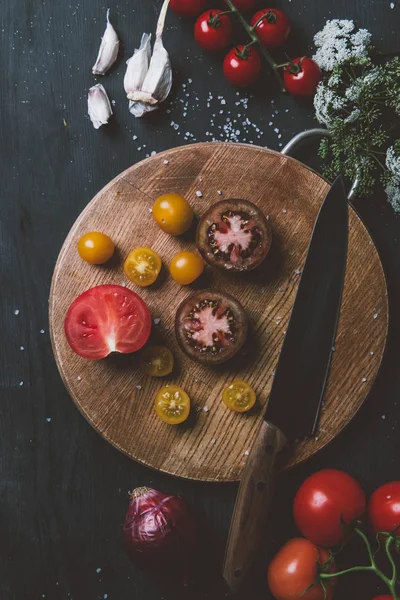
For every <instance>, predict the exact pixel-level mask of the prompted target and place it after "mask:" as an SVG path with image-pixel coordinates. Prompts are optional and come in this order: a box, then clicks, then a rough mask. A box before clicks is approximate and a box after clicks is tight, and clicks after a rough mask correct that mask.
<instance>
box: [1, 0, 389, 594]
mask: <svg viewBox="0 0 400 600" xmlns="http://www.w3.org/2000/svg"><path fill="white" fill-rule="evenodd" d="M160 5H161V0H146V1H144V0H121V1H118V0H110V3H109V5H108V6H110V8H111V14H112V17H113V22H114V24H115V27H116V28H117V29H118V32H119V33H120V36H121V38H122V40H123V41H124V45H125V48H126V50H125V48H124V53H123V59H125V58H126V57H128V56H129V53H131V52H132V50H133V48H134V47H135V44H137V43H138V40H139V38H140V36H141V34H142V33H143V32H144V31H153V30H154V27H155V22H156V18H157V11H158V10H159V8H160ZM394 5H395V6H394V8H391V3H390V1H389V0H362V1H360V0H336V1H335V2H334V3H333V2H330V1H329V0H318V1H317V0H307V2H305V1H303V2H300V1H299V0H293V1H292V2H290V0H280V1H279V3H278V6H279V8H282V9H284V10H285V11H286V12H287V13H288V15H289V16H290V17H291V19H292V22H293V30H294V32H293V36H292V38H291V42H290V44H289V51H290V53H291V54H292V55H293V56H294V55H298V54H302V53H309V52H310V51H311V47H312V37H313V34H314V33H315V32H316V31H317V30H319V29H320V28H321V27H322V26H323V24H324V22H325V20H326V19H327V18H336V17H341V18H354V19H355V20H356V21H357V23H359V25H360V26H362V27H366V28H367V29H369V30H370V31H371V32H372V33H373V36H374V41H375V43H376V44H377V45H378V46H379V48H380V49H383V50H386V51H390V50H398V49H399V47H400V2H399V0H394ZM106 8H107V6H106V5H105V4H104V3H102V2H100V1H98V0H85V2H84V3H83V2H78V1H77V0H76V1H73V2H61V1H60V0H58V1H57V0H56V1H53V2H50V1H49V0H36V1H35V0H4V1H3V3H2V10H1V14H0V64H1V77H0V98H1V113H0V114H1V116H0V139H1V143H2V150H1V160H0V168H1V179H0V181H1V192H0V193H1V200H0V281H1V312H0V332H1V345H0V390H1V412H0V433H1V435H0V598H1V600H3V598H4V600H23V599H25V598H26V599H29V600H36V599H41V598H46V599H49V600H59V599H65V600H68V599H73V600H95V599H104V600H106V599H107V598H108V599H109V600H128V599H129V600H131V599H132V600H136V599H137V600H139V599H140V600H161V599H162V598H163V599H164V600H173V599H174V600H175V599H178V598H180V597H181V592H180V591H179V590H176V589H174V588H171V587H170V586H167V585H166V584H161V583H160V582H158V581H156V580H155V579H154V578H153V577H151V576H150V575H149V574H148V573H145V572H143V571H140V570H138V569H136V568H135V567H133V566H132V565H131V564H130V563H129V562H128V560H127V558H126V557H125V554H124V552H123V549H122V545H121V534H120V529H121V522H122V520H123V517H124V514H125V510H126V508H127V503H128V495H127V494H128V490H131V489H133V488H135V487H137V486H139V485H149V486H152V487H155V488H158V489H161V490H163V491H168V492H174V493H181V494H183V495H184V496H185V497H186V498H187V499H188V500H189V501H190V502H191V503H192V505H193V506H194V508H195V510H196V512H197V513H198V515H199V519H200V521H201V523H202V531H203V538H204V540H203V543H204V546H205V547H204V556H205V560H204V565H202V567H201V568H202V572H203V576H202V583H201V586H199V587H198V588H196V589H194V590H192V591H191V592H190V593H189V594H186V596H185V595H184V594H183V593H182V597H186V598H190V600H192V599H193V600H197V599H198V600H203V599H206V598H208V599H211V600H217V599H220V598H224V597H225V590H224V588H223V587H222V586H221V584H220V583H219V582H217V581H216V580H215V577H214V576H215V574H216V573H217V572H218V568H219V565H220V563H221V560H222V554H223V548H224V542H225V540H226V535H227V531H228V526H229V521H230V516H231V511H232V508H233V503H234V499H235V492H236V486H235V485H218V484H217V485H214V484H200V483H197V484H196V483H192V482H187V481H180V480H176V479H173V478H172V477H167V476H165V475H161V474H158V473H156V472H152V471H150V470H149V469H146V468H144V467H142V466H140V465H138V464H135V463H134V462H132V461H131V460H129V459H128V458H126V457H125V456H123V455H122V454H120V453H119V452H118V451H117V450H115V449H114V448H112V447H111V446H109V445H108V444H107V443H106V442H105V441H104V440H103V439H102V438H101V437H100V436H99V435H98V434H97V433H95V432H94V431H93V430H92V429H91V427H90V426H89V425H88V424H87V423H86V421H85V420H84V419H83V418H82V416H81V415H80V414H79V412H78V411H77V409H76V407H75V406H74V404H73V402H72V401H71V400H70V398H69V397H68V394H67V392H66V390H65V389H64V386H63V384H62V381H61V379H60V376H59V374H58V371H57V368H56V365H55V362H54V359H53V355H52V351H51V345H50V338H49V331H48V315H47V309H48V295H49V286H50V280H51V275H52V272H53V268H54V264H55V261H56V258H57V255H58V252H59V249H60V247H61V245H62V243H63V240H64V238H65V236H66V234H67V233H68V231H69V229H70V227H71V225H72V223H73V222H74V221H75V219H76V217H77V216H78V214H79V213H80V212H81V210H82V209H83V208H84V207H85V205H86V204H87V202H88V201H89V200H90V199H91V198H92V197H93V196H94V194H95V193H96V192H97V191H98V190H100V189H101V188H102V187H103V186H104V185H105V184H106V183H107V182H108V181H109V180H111V179H112V178H113V177H114V176H116V175H117V174H118V173H120V172H121V171H123V170H124V169H126V168H127V167H129V166H130V165H132V164H133V163H135V162H137V161H139V160H141V159H143V158H145V157H146V155H149V154H151V153H152V152H159V151H161V150H164V149H166V148H171V147H174V146H178V145H181V144H188V143H191V142H194V141H207V140H211V139H213V138H216V139H223V140H228V139H231V140H233V141H242V142H244V141H247V142H253V143H254V144H260V145H262V146H268V147H270V148H274V149H279V147H280V145H282V144H284V143H286V142H287V141H288V140H289V139H290V137H291V136H292V135H293V134H294V133H296V132H298V131H300V130H302V129H305V128H307V127H310V126H313V125H314V124H315V122H314V120H313V110H312V106H311V105H310V104H307V103H299V102H296V101H295V100H294V99H293V98H291V97H289V96H287V95H282V94H281V93H279V92H278V90H277V89H276V87H275V84H274V81H273V78H272V77H271V76H270V75H268V73H267V71H266V72H265V77H264V80H263V84H262V85H260V86H257V87H256V88H255V89H254V90H252V91H251V97H249V94H246V93H245V92H243V91H241V92H239V93H236V90H233V89H232V88H231V87H230V86H229V84H228V83H227V82H225V81H224V79H223V77H222V75H221V58H220V57H219V56H212V55H211V56H208V55H207V56H206V55H204V54H203V53H202V52H201V51H200V50H199V48H198V47H197V46H196V44H195V42H194V41H193V38H192V33H191V23H190V22H183V21H180V20H179V19H178V18H176V17H175V16H173V15H171V16H169V17H168V20H167V31H166V35H165V44H166V46H167V48H168V50H169V51H170V55H171V60H172V64H173V67H174V71H175V79H174V88H173V91H172V94H171V97H170V100H169V101H168V103H166V104H165V106H163V108H162V110H161V111H159V112H158V113H154V114H153V115H152V116H151V117H150V118H148V119H147V120H135V119H134V117H132V116H131V115H130V114H129V113H128V111H127V106H126V100H125V98H124V91H123V88H122V80H123V73H124V60H123V59H122V58H121V59H120V61H119V63H118V64H117V66H116V67H115V68H114V69H113V70H112V73H111V74H110V75H109V76H107V77H106V78H105V79H104V81H103V80H102V81H103V83H104V85H105V86H106V88H107V90H108V91H109V93H110V96H111V98H112V99H113V100H115V107H114V112H115V118H114V119H113V121H112V124H111V125H110V126H109V127H107V128H106V127H103V128H102V129H101V130H100V131H95V130H94V129H93V127H92V125H91V123H90V121H89V120H88V118H87V116H86V94H87V89H88V88H89V87H90V86H91V85H93V84H94V83H95V81H94V78H93V77H92V75H91V66H92V64H93V62H94V59H95V57H96V54H97V50H98V44H99V40H100V36H101V35H102V33H103V30H104V16H105V10H106ZM211 96H212V97H211ZM208 105H209V106H208ZM229 111H230V112H229ZM238 114H240V115H241V116H240V117H238ZM228 118H231V119H234V118H237V119H238V125H236V126H235V127H232V124H231V122H229V121H228ZM247 119H248V121H246V120H247ZM271 122H272V125H269V123H271ZM302 158H305V157H304V153H303V154H302ZM356 207H357V209H358V210H359V212H360V214H361V216H362V218H363V219H364V221H365V223H366V225H367V226H368V228H369V229H370V231H371V233H372V236H373V238H374V239H375V241H376V243H377V246H378V249H379V251H380V253H381V257H382V260H383V264H384V267H385V271H386V274H387V278H388V285H389V294H390V302H391V307H392V311H391V325H390V338H389V345H388V351H387V355H386V359H385V361H384V364H383V368H382V370H381V373H380V376H379V377H378V380H377V382H376V385H375V386H374V388H373V390H372V393H371V395H370V398H369V399H368V400H367V402H366V404H365V406H364V407H363V409H362V411H361V413H360V414H359V415H358V416H357V417H356V419H355V420H354V421H353V422H352V424H351V425H350V426H349V427H348V428H347V429H346V430H345V432H344V433H343V434H342V435H341V436H339V438H338V439H337V440H336V441H335V442H333V443H332V444H331V445H330V446H329V447H328V448H327V449H325V450H324V451H322V452H321V453H320V454H319V455H317V457H315V458H314V459H312V460H311V461H309V462H308V463H306V464H304V465H303V466H301V467H298V468H296V469H294V470H292V471H290V472H287V473H285V474H283V475H282V476H281V478H280V480H279V483H278V489H277V499H276V511H277V512H276V515H279V519H278V518H275V519H274V524H273V526H272V529H271V532H270V535H271V540H272V541H271V543H270V551H269V552H270V553H272V552H274V551H276V550H277V548H278V547H279V545H281V544H282V543H283V542H284V541H285V540H286V539H287V538H288V537H291V536H293V535H296V529H295V527H294V524H293V521H292V517H291V502H292V499H293V495H294V493H295V490H296V488H297V487H298V485H299V484H300V482H301V481H302V480H303V479H304V478H305V477H306V476H307V475H308V474H309V473H311V472H313V471H315V470H317V469H319V468H323V467H337V468H342V469H345V470H347V471H349V472H350V473H352V474H354V475H355V476H356V477H357V478H358V479H359V480H360V481H361V482H362V484H363V485H364V487H365V490H366V491H367V492H368V493H369V492H371V491H372V490H373V488H374V487H376V486H377V485H379V484H381V483H383V482H385V481H387V480H390V479H399V478H400V471H399V468H398V457H399V455H400V436H399V434H398V426H399V418H398V415H399V407H398V406H397V402H398V400H399V391H400V371H399V367H398V364H399V360H398V346H399V343H400V309H399V308H398V307H399V306H400V246H399V243H398V239H399V228H400V219H399V218H398V217H396V216H395V215H394V213H393V212H392V210H391V208H390V207H389V206H388V205H387V204H386V202H385V199H384V197H383V196H375V197H373V198H369V199H359V200H357V201H356ZM361 276H362V273H360V277H361ZM361 559H363V556H361ZM262 561H263V562H264V565H262V564H261V563H262ZM262 561H260V565H259V566H258V569H257V570H256V572H255V575H254V577H253V578H252V580H251V581H250V582H249V586H248V589H247V590H246V591H245V592H244V593H243V596H242V597H243V598H246V599H247V598H251V599H252V600H258V599H260V600H261V599H268V598H270V596H269V593H268V591H267V589H266V584H265V576H264V572H265V565H266V564H267V562H266V561H267V558H265V557H263V559H262ZM340 585H341V588H340V592H339V593H340V598H341V600H347V599H349V600H350V599H353V598H354V586H355V585H357V598H360V600H361V598H366V599H368V598H371V597H372V596H373V594H374V592H375V590H377V589H378V588H377V587H376V585H377V584H376V580H375V579H368V578H367V577H361V578H360V577H358V578H357V582H356V581H355V579H354V578H350V579H349V580H347V581H342V582H341V584H340ZM338 595H339V594H338Z"/></svg>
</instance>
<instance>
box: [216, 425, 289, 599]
mask: <svg viewBox="0 0 400 600" xmlns="http://www.w3.org/2000/svg"><path fill="white" fill-rule="evenodd" d="M286 444H287V440H286V437H285V436H284V434H283V433H282V431H280V429H278V428H277V427H275V426H274V425H272V424H271V423H267V422H266V421H263V423H262V425H261V427H260V429H259V431H258V433H257V436H256V439H255V441H254V444H253V447H252V449H251V452H250V455H249V457H248V459H247V463H246V466H245V468H244V472H243V476H242V480H241V482H240V487H239V492H238V495H237V498H236V504H235V509H234V512H233V517H232V522H231V527H230V530H229V536H228V543H227V547H226V552H225V561H224V566H223V573H222V575H223V577H224V579H225V581H226V582H227V584H228V586H229V588H230V589H231V591H232V592H237V591H238V590H239V588H240V586H241V584H242V582H243V581H244V579H245V578H246V575H247V573H248V571H249V569H250V567H251V566H252V563H253V561H254V558H255V555H256V553H257V551H258V549H259V546H260V542H261V538H262V536H263V533H264V527H265V524H266V520H267V516H268V511H269V507H270V504H271V500H272V495H273V488H274V473H275V465H276V459H277V456H278V454H279V453H280V452H281V451H282V450H283V448H284V447H285V446H286Z"/></svg>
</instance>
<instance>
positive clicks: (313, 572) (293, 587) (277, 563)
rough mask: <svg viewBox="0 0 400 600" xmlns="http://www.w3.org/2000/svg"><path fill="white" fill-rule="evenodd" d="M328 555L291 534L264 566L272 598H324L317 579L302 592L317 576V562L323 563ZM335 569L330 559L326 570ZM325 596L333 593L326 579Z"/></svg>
mask: <svg viewBox="0 0 400 600" xmlns="http://www.w3.org/2000/svg"><path fill="white" fill-rule="evenodd" d="M328 559H329V552H327V551H326V550H323V549H320V548H317V547H316V546H314V544H312V543H311V542H309V541H308V540H305V539H304V538H293V539H292V540H289V541H288V542H286V544H285V545H284V546H283V547H282V548H281V549H280V550H279V552H278V554H276V556H275V557H274V558H273V559H272V561H271V562H270V564H269V567H268V585H269V589H270V590H271V592H272V595H273V596H274V598H276V600H295V599H297V598H299V599H301V598H302V599H304V600H324V589H323V587H322V585H321V584H320V583H317V584H316V585H314V586H313V587H312V588H311V589H310V590H309V591H308V592H307V593H306V594H304V592H305V590H306V589H307V588H308V587H309V586H310V585H311V584H312V583H314V581H315V580H316V578H317V574H318V573H317V564H319V565H323V564H324V563H326V561H327V560H328ZM335 571H336V565H335V563H334V561H332V563H331V565H330V568H329V573H334V572H335ZM325 585H326V591H327V594H326V598H327V600H331V599H332V597H333V585H334V581H333V580H332V579H329V583H328V581H327V582H326V584H325Z"/></svg>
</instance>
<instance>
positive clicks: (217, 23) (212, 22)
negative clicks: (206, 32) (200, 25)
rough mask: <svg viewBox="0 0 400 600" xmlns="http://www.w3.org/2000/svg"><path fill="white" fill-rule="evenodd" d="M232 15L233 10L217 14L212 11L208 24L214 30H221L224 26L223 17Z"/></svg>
mask: <svg viewBox="0 0 400 600" xmlns="http://www.w3.org/2000/svg"><path fill="white" fill-rule="evenodd" d="M230 14H232V11H231V10H225V11H223V12H217V13H214V12H213V11H212V10H210V17H209V19H208V20H207V23H208V25H209V26H210V27H212V28H213V29H219V28H220V27H221V25H222V23H221V17H222V16H223V15H230Z"/></svg>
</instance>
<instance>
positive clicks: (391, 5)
mask: <svg viewBox="0 0 400 600" xmlns="http://www.w3.org/2000/svg"><path fill="white" fill-rule="evenodd" d="M390 8H391V9H392V10H393V9H394V2H391V3H390Z"/></svg>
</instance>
